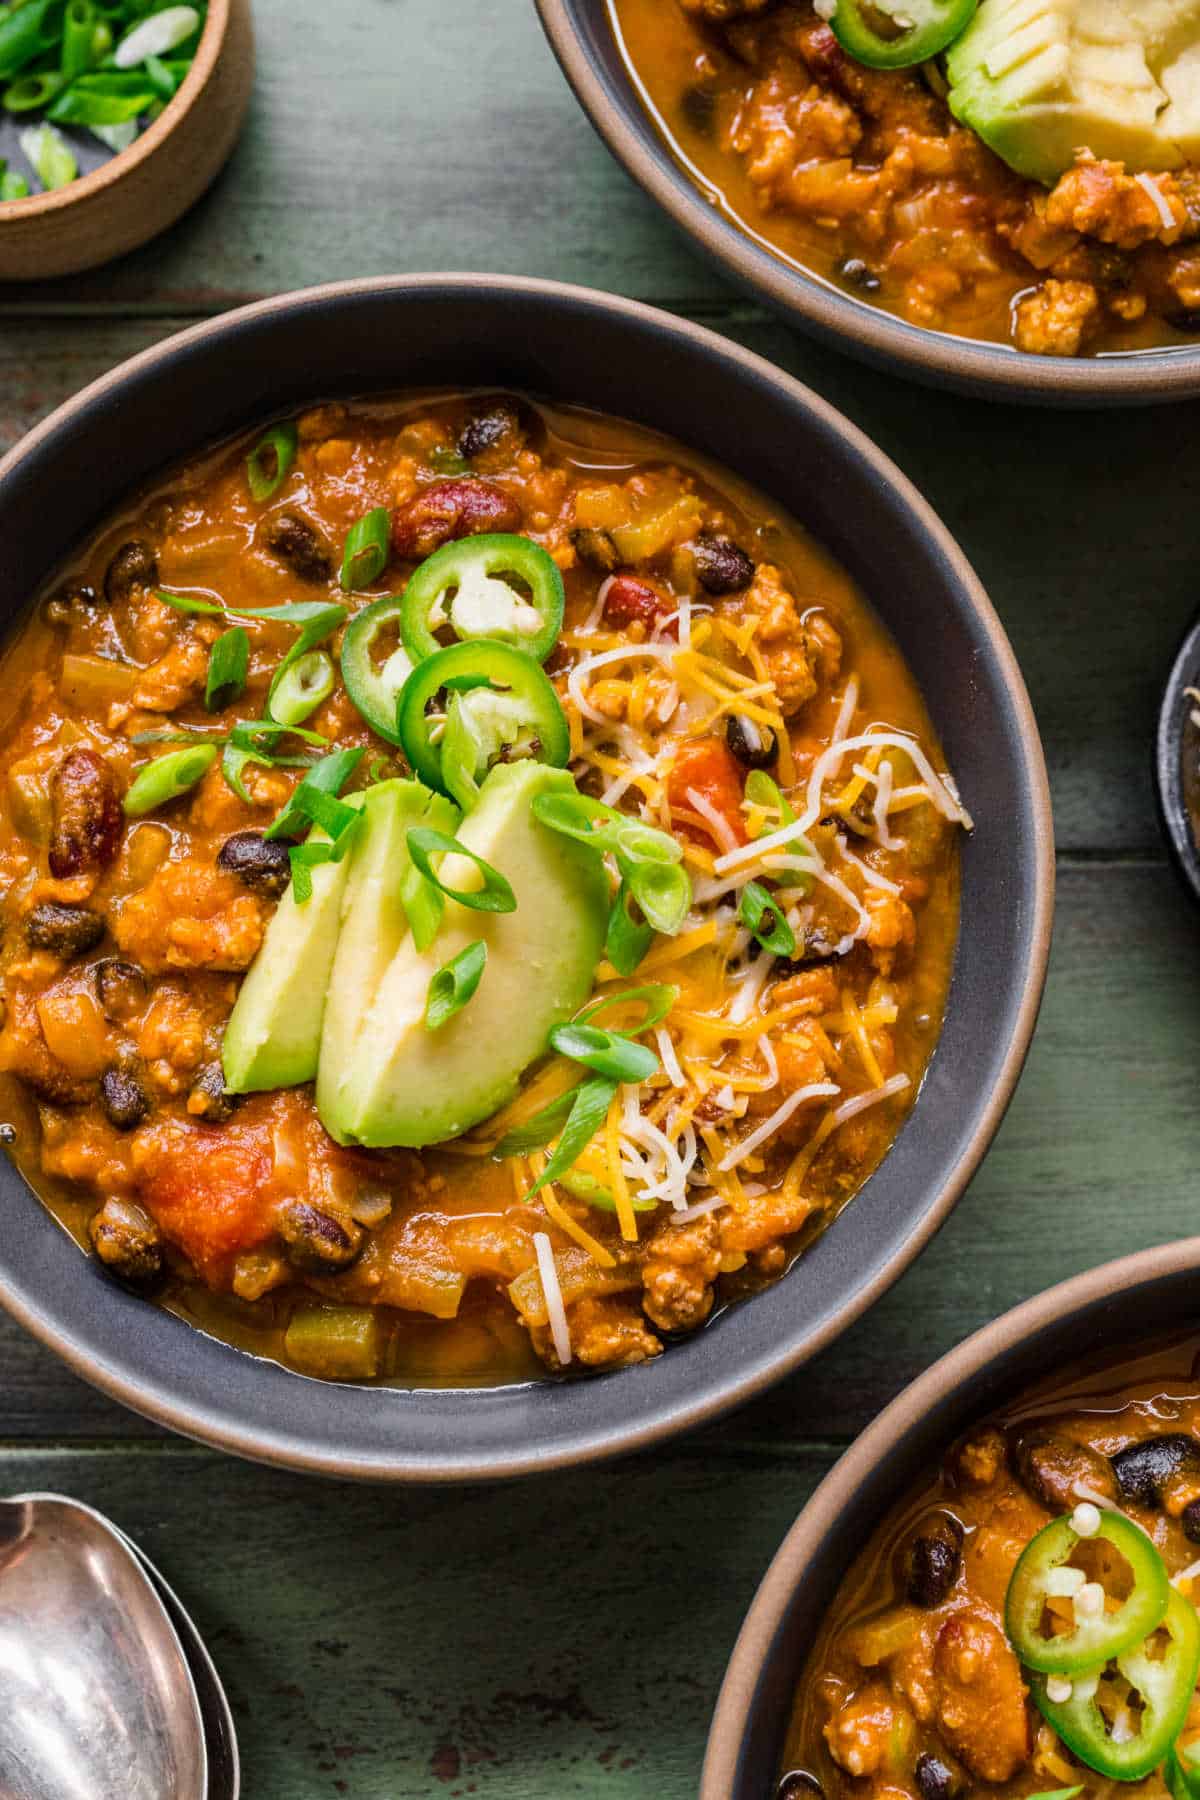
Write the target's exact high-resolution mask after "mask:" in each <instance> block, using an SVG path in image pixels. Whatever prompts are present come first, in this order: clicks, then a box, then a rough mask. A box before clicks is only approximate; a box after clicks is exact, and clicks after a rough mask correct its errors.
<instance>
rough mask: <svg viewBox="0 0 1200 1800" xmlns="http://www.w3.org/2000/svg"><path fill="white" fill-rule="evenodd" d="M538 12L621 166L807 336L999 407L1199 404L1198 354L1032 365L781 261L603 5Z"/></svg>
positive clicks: (557, 1)
mask: <svg viewBox="0 0 1200 1800" xmlns="http://www.w3.org/2000/svg"><path fill="white" fill-rule="evenodd" d="M535 3H536V5H537V9H538V13H539V15H540V17H541V21H542V26H543V29H544V30H545V33H546V36H547V37H548V38H549V40H550V44H551V46H552V48H553V50H554V54H555V55H556V56H557V58H558V60H559V63H560V64H561V65H562V69H563V73H564V74H565V75H566V77H567V80H568V81H569V82H570V84H571V86H572V87H573V88H574V90H575V94H576V97H577V99H578V100H579V103H580V105H581V106H582V107H583V109H584V111H585V112H586V113H587V115H588V117H589V118H590V119H591V121H592V124H593V125H594V126H595V128H596V130H597V131H598V132H599V134H600V136H601V138H603V140H604V142H605V143H606V144H607V145H608V148H609V149H610V150H611V151H612V154H613V155H614V156H615V157H616V159H617V161H618V162H619V163H621V164H622V166H623V167H624V168H625V169H626V170H627V171H628V173H629V174H630V175H632V176H633V178H634V180H635V181H637V182H639V183H640V184H641V186H642V187H643V188H644V189H645V190H646V192H647V193H648V194H649V195H650V197H651V199H652V200H655V201H656V202H657V203H658V205H659V206H661V207H662V209H663V211H664V212H665V213H667V214H668V216H669V217H670V218H672V219H673V220H674V221H675V223H676V225H678V226H679V227H680V228H681V230H683V231H684V232H686V233H687V235H688V237H690V238H691V239H692V241H693V243H694V244H696V245H697V247H698V248H699V249H700V250H702V251H704V253H705V255H707V256H708V257H710V258H711V259H712V260H713V261H714V262H716V263H717V264H718V265H719V266H720V267H721V268H722V269H723V270H724V271H725V273H726V274H727V275H729V276H731V277H732V278H733V280H735V281H737V282H739V283H740V284H741V285H742V286H743V287H745V288H748V289H750V291H751V292H752V293H754V294H757V295H758V296H759V298H760V299H762V300H765V301H766V302H767V303H768V305H770V306H773V307H774V308H775V310H776V311H777V312H781V313H782V314H783V315H784V317H785V318H787V319H788V320H790V322H791V323H792V324H793V325H797V326H799V327H800V329H801V330H802V331H806V332H808V333H809V334H810V335H811V336H813V337H816V338H820V339H821V340H822V341H823V342H824V343H826V344H829V345H831V346H832V348H834V349H835V350H845V351H848V352H849V353H850V355H852V356H858V357H861V358H862V359H863V360H864V361H865V362H869V363H874V364H876V365H877V366H878V367H880V368H885V369H891V370H893V371H894V372H896V373H898V374H903V375H911V376H914V377H915V378H916V379H917V380H919V381H924V382H928V383H929V384H930V385H931V386H933V387H947V388H955V389H957V390H958V391H959V392H960V393H966V394H980V395H983V396H985V397H987V398H990V399H995V400H1025V401H1030V402H1033V403H1035V404H1038V405H1043V406H1113V405H1129V406H1132V405H1137V404H1141V403H1145V402H1148V401H1161V400H1188V399H1194V398H1195V396H1196V395H1197V394H1200V347H1197V348H1193V347H1192V346H1191V345H1188V344H1182V345H1177V346H1171V347H1168V348H1164V349H1161V350H1129V351H1120V352H1117V353H1114V354H1111V355H1106V356H1091V357H1072V356H1030V355H1028V354H1027V353H1026V352H1025V351H1020V350H1010V349H1008V348H1007V346H1005V345H1004V344H990V343H983V342H981V341H979V340H977V339H972V338H965V337H956V336H953V335H952V334H951V333H949V332H944V331H929V330H927V329H925V328H924V327H923V326H920V325H910V324H908V323H907V322H906V321H905V320H904V319H898V318H896V317H895V316H894V314H892V313H889V312H885V311H884V309H883V308H882V307H880V306H871V305H870V304H869V303H868V302H867V301H865V300H856V299H855V298H854V297H853V296H852V295H850V294H847V293H844V292H843V291H842V289H840V288H837V287H835V286H834V285H833V283H832V282H829V281H824V280H822V278H821V277H820V276H818V275H813V274H808V273H807V272H806V271H805V270H803V269H801V268H798V267H797V266H796V265H795V263H792V262H788V261H787V260H785V258H784V257H782V256H777V255H775V254H774V252H773V251H771V250H768V249H767V248H766V247H765V246H764V245H763V244H761V243H759V242H757V241H756V240H755V239H754V238H753V237H751V236H750V234H749V232H747V231H745V230H743V229H742V227H741V226H739V225H738V224H737V223H736V221H735V220H734V219H733V218H732V217H731V216H730V215H729V214H728V213H726V212H724V211H723V210H721V209H720V208H718V207H716V206H714V205H713V203H712V201H711V200H710V199H709V198H708V195H707V193H706V192H705V191H704V190H703V189H702V188H701V187H700V186H699V185H698V183H697V182H696V181H695V180H693V179H692V177H691V176H690V175H689V174H688V172H687V170H686V169H685V168H684V166H683V164H682V163H681V162H679V161H678V160H677V158H676V157H675V156H674V155H673V154H672V153H671V150H670V149H669V148H668V146H667V144H666V142H665V140H664V139H663V137H662V136H661V134H660V132H659V130H658V128H657V126H656V124H655V122H654V119H653V118H652V116H651V114H650V113H649V112H648V110H647V108H646V105H645V103H644V101H643V99H642V97H641V95H640V94H639V92H638V90H637V87H636V86H635V84H634V82H633V81H632V80H631V78H630V74H629V69H628V66H627V65H626V62H625V58H624V56H623V55H622V53H621V48H620V45H619V44H618V42H617V39H616V35H615V33H614V31H613V28H612V23H611V20H610V17H609V11H608V6H607V4H606V3H605V0H535ZM663 3H664V4H667V3H668V0H663ZM670 3H673V0H670Z"/></svg>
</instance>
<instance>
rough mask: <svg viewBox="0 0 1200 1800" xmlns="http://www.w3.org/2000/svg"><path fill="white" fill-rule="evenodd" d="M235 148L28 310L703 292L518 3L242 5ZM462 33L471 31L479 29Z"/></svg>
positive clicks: (681, 249)
mask: <svg viewBox="0 0 1200 1800" xmlns="http://www.w3.org/2000/svg"><path fill="white" fill-rule="evenodd" d="M254 22H255V29H256V32H257V36H258V78H257V87H256V91H255V96H254V100H253V103H252V106H251V111H250V116H249V120H248V122H247V127H246V131H245V134H244V136H243V138H242V141H241V143H240V144H239V146H238V148H237V149H236V151H235V152H234V155H233V158H232V160H231V162H230V163H229V165H228V167H227V169H226V170H225V172H224V174H223V175H222V176H221V177H219V179H218V181H217V183H216V184H215V186H214V188H213V189H212V191H211V192H210V193H209V194H208V196H207V197H206V198H205V199H204V200H202V201H201V202H200V204H199V205H198V206H197V207H195V208H194V209H193V211H192V212H191V214H190V215H189V216H188V217H187V218H186V219H184V220H182V221H181V222H180V224H178V225H177V226H175V227H174V229H173V230H172V231H170V232H168V233H166V234H165V235H164V236H163V237H161V238H159V239H158V240H157V241H156V242H155V243H154V244H152V245H149V246H148V247H147V248H145V249H144V250H141V251H138V252H136V253H135V254H134V255H132V256H129V257H126V258H125V259H123V260H122V261H121V262H119V263H117V264H115V265H112V266H110V267H109V268H107V269H103V270H99V271H97V272H95V273H93V274H89V275H84V276H75V277H72V278H70V279H69V280H66V281H61V282H57V283H46V284H42V285H41V286H40V287H37V288H33V289H22V290H17V289H10V290H7V292H6V294H5V298H6V299H8V300H13V299H17V298H19V299H22V300H24V301H25V302H27V303H29V304H33V305H42V304H50V305H70V306H90V305H94V304H96V303H107V302H111V301H119V302H121V303H122V304H127V305H132V306H134V307H135V308H137V309H139V310H142V309H149V310H153V311H162V310H164V309H170V310H174V311H179V310H180V309H184V310H192V309H194V308H196V307H207V306H210V305H212V304H214V303H215V304H223V305H224V304H232V303H234V302H235V301H236V300H238V299H244V298H247V297H249V296H255V295H260V294H264V293H273V292H279V291H280V290H282V289H284V288H290V287H305V286H309V285H310V284H311V283H313V282H316V281H325V280H328V279H330V278H331V277H332V276H334V275H338V274H347V275H349V274H353V275H374V274H384V273H389V272H392V271H395V270H397V269H437V268H441V269H446V268H454V269H497V270H504V271H506V272H508V273H511V274H553V275H556V276H558V277H559V278H560V279H562V280H567V281H572V280H573V281H582V282H586V283H592V284H594V285H600V284H602V283H603V284H605V285H607V286H610V287H616V288H618V289H620V290H621V291H622V292H625V293H651V292H656V293H662V294H679V295H686V296H690V297H693V298H694V297H697V296H700V297H708V296H712V295H716V294H718V293H720V292H721V286H722V284H721V281H720V279H719V277H718V276H717V275H716V274H714V273H712V272H711V271H710V269H709V267H708V265H707V263H702V262H701V260H700V258H699V257H698V256H697V255H696V254H695V253H694V252H693V251H692V250H691V249H690V248H689V247H688V246H687V244H686V243H685V241H684V239H683V238H682V236H681V235H680V234H679V233H677V232H676V231H675V230H674V229H673V228H672V227H671V226H670V225H669V224H668V223H667V222H666V221H665V220H664V219H663V218H662V217H661V215H660V214H659V213H658V211H657V209H656V208H655V207H654V206H653V205H652V204H651V202H650V201H649V200H648V199H646V198H645V197H644V196H643V194H642V193H641V191H640V189H638V188H636V187H635V186H634V185H633V183H632V182H630V181H629V180H628V179H627V178H626V177H625V175H624V174H623V173H622V171H621V170H620V169H619V168H618V167H617V165H616V164H615V163H614V162H613V160H612V159H611V157H610V156H609V155H608V153H607V151H606V150H605V149H604V148H603V146H602V145H601V143H600V141H599V139H598V138H597V137H596V135H595V133H594V132H593V131H592V128H591V126H590V125H589V124H588V122H587V120H586V118H585V117H584V115H583V113H582V112H581V111H580V109H579V107H578V106H577V104H576V102H575V100H574V98H573V96H572V94H571V93H570V91H569V89H568V87H567V84H566V82H565V81H564V80H563V78H562V76H561V75H560V74H559V71H558V67H557V65H556V63H555V61H554V58H553V56H552V55H551V52H550V49H549V47H548V46H547V44H546V42H545V39H544V38H543V36H542V33H541V30H540V28H539V26H538V22H537V16H536V13H535V11H534V8H533V6H532V5H531V4H530V0H504V4H503V5H502V6H499V7H496V8H494V9H493V8H488V10H487V17H486V23H485V22H484V20H483V19H482V18H481V15H480V11H479V9H478V8H477V7H475V6H471V5H466V6H446V5H445V4H443V0H404V4H402V5H400V6H397V5H395V4H393V3H392V0H357V3H356V4H355V5H354V6H306V7H305V8H304V9H303V20H302V22H301V20H300V18H299V17H298V9H297V7H296V5H295V3H294V0H257V3H256V5H255V8H254ZM481 25H482V26H483V29H482V30H481Z"/></svg>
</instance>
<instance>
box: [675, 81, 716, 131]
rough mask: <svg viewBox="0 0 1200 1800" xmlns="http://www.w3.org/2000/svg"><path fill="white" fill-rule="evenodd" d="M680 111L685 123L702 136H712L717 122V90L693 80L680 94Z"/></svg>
mask: <svg viewBox="0 0 1200 1800" xmlns="http://www.w3.org/2000/svg"><path fill="white" fill-rule="evenodd" d="M679 112H680V116H681V117H682V119H683V121H684V123H685V124H687V125H690V126H691V128H692V130H693V131H694V132H696V133H697V134H698V135H699V136H700V137H711V136H712V133H713V126H714V125H715V124H716V122H717V90H716V88H713V87H705V86H704V85H703V84H702V83H700V82H698V81H696V82H693V83H692V85H691V86H690V87H685V88H684V90H683V92H682V94H680V96H679Z"/></svg>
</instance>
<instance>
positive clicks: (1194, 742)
mask: <svg viewBox="0 0 1200 1800" xmlns="http://www.w3.org/2000/svg"><path fill="white" fill-rule="evenodd" d="M1189 689H1200V618H1198V619H1196V620H1195V621H1194V622H1193V623H1192V624H1191V625H1190V626H1189V627H1188V631H1187V634H1186V636H1185V637H1184V640H1183V642H1182V643H1181V644H1180V646H1179V649H1178V650H1177V651H1176V653H1175V661H1174V662H1173V663H1172V664H1171V673H1170V674H1169V675H1168V676H1167V685H1166V687H1165V688H1164V689H1163V697H1162V703H1161V705H1160V707H1159V712H1158V735H1157V737H1156V739H1155V745H1154V779H1155V786H1156V788H1157V791H1158V812H1159V817H1160V818H1161V820H1162V825H1163V830H1164V831H1165V832H1166V835H1167V842H1168V844H1169V845H1170V847H1171V852H1172V854H1173V856H1174V858H1175V865H1176V867H1177V868H1178V870H1179V873H1180V874H1181V875H1182V877H1183V879H1184V882H1185V883H1186V885H1187V887H1188V889H1189V890H1190V892H1191V894H1192V895H1193V897H1194V898H1195V899H1196V900H1200V843H1197V838H1196V830H1197V826H1196V821H1200V726H1197V725H1196V724H1195V722H1194V720H1193V718H1192V714H1193V713H1194V712H1195V711H1196V710H1197V703H1196V701H1195V700H1193V699H1192V698H1191V696H1190V694H1189V691H1188V690H1189Z"/></svg>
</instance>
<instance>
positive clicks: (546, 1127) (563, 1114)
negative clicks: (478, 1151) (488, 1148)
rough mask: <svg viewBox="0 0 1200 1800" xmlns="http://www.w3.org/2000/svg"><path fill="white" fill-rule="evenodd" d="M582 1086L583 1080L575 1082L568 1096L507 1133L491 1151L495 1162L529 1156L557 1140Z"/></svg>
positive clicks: (552, 1103) (557, 1100)
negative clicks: (513, 1157)
mask: <svg viewBox="0 0 1200 1800" xmlns="http://www.w3.org/2000/svg"><path fill="white" fill-rule="evenodd" d="M582 1086H583V1083H582V1082H581V1081H578V1082H576V1084H575V1086H574V1087H571V1088H568V1089H567V1091H566V1093H565V1094H559V1096H558V1097H557V1099H555V1100H551V1101H550V1103H549V1105H548V1106H543V1107H542V1108H541V1110H540V1111H539V1112H535V1113H534V1114H533V1116H532V1117H531V1118H528V1119H526V1121H525V1123H524V1124H523V1125H514V1127H513V1129H512V1130H511V1131H506V1132H505V1134H504V1136H503V1137H502V1138H501V1139H500V1141H499V1143H498V1144H496V1146H495V1148H494V1149H493V1151H492V1157H493V1160H494V1161H496V1162H503V1160H504V1158H505V1157H506V1156H527V1155H528V1154H529V1152H530V1151H531V1150H541V1149H542V1148H543V1146H544V1145H546V1144H548V1143H549V1142H550V1141H551V1139H552V1138H554V1137H557V1135H558V1132H559V1130H560V1128H561V1126H562V1125H563V1123H564V1121H565V1120H566V1118H567V1115H568V1114H569V1113H570V1111H571V1108H572V1107H573V1106H574V1104H575V1097H576V1095H577V1094H578V1092H579V1090H580V1088H581V1087H582Z"/></svg>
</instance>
